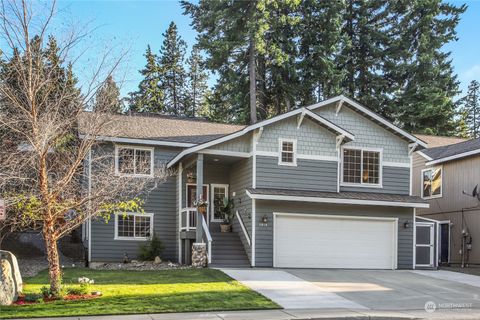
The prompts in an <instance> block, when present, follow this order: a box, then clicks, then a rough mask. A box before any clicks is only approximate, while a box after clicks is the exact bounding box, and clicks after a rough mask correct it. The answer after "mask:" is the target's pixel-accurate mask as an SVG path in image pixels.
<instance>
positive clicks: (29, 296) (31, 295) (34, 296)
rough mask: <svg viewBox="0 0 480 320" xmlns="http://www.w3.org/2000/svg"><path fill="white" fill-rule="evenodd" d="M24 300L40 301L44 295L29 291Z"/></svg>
mask: <svg viewBox="0 0 480 320" xmlns="http://www.w3.org/2000/svg"><path fill="white" fill-rule="evenodd" d="M23 301H25V302H37V303H38V302H40V301H43V300H42V295H41V294H38V293H27V294H26V295H25V297H24V298H23Z"/></svg>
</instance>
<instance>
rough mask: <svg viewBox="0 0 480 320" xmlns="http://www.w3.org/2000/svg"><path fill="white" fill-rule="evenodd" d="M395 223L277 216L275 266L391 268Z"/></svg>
mask: <svg viewBox="0 0 480 320" xmlns="http://www.w3.org/2000/svg"><path fill="white" fill-rule="evenodd" d="M394 226H395V225H394V221H392V220H387V221H385V220H373V219H372V220H371V219H355V218H353V219H351V218H344V217H337V216H332V217H318V216H317V217H306V216H295V215H289V216H283V215H278V216H276V219H275V240H274V242H275V244H274V247H275V248H274V251H275V252H274V254H275V265H276V266H277V267H289V268H295V267H299V268H361V269H391V268H393V267H394V265H393V262H394V256H393V255H394V251H395V250H394V240H393V236H394V234H393V233H394Z"/></svg>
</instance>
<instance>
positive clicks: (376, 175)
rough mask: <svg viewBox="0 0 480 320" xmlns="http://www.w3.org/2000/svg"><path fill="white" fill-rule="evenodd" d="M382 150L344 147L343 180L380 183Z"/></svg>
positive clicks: (347, 181)
mask: <svg viewBox="0 0 480 320" xmlns="http://www.w3.org/2000/svg"><path fill="white" fill-rule="evenodd" d="M380 158H381V156H380V152H379V151H373V150H368V149H367V150H363V149H343V182H344V183H348V184H350V183H351V184H366V185H380Z"/></svg>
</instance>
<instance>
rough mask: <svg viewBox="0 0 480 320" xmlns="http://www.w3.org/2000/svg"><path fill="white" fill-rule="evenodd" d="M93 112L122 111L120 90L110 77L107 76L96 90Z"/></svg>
mask: <svg viewBox="0 0 480 320" xmlns="http://www.w3.org/2000/svg"><path fill="white" fill-rule="evenodd" d="M93 110H94V111H100V112H108V113H121V112H122V111H123V108H122V102H121V100H120V90H119V89H118V86H117V84H116V82H115V80H114V79H113V76H112V75H109V76H108V77H107V79H106V80H105V82H104V83H103V84H102V86H101V87H100V88H99V89H98V91H97V94H96V96H95V104H94V106H93Z"/></svg>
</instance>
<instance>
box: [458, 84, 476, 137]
mask: <svg viewBox="0 0 480 320" xmlns="http://www.w3.org/2000/svg"><path fill="white" fill-rule="evenodd" d="M459 104H460V113H461V118H460V126H461V125H462V124H464V127H465V129H466V130H465V131H466V133H467V136H468V137H471V138H480V83H479V82H478V81H476V80H473V81H472V82H470V85H469V86H468V91H467V95H466V96H465V97H463V98H462V99H460V101H459ZM461 129H462V127H460V128H457V131H460V132H459V134H460V135H465V133H464V132H463V134H462V130H461Z"/></svg>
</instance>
